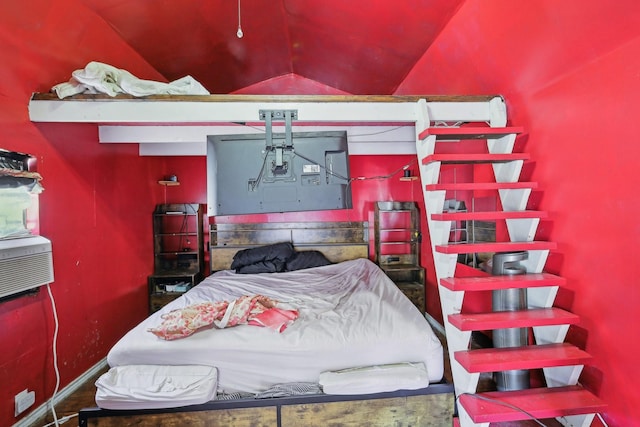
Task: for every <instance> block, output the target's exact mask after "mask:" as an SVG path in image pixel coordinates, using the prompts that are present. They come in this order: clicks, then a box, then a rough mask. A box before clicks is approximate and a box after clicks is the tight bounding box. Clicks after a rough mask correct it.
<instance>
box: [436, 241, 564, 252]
mask: <svg viewBox="0 0 640 427" xmlns="http://www.w3.org/2000/svg"><path fill="white" fill-rule="evenodd" d="M556 247H557V245H556V243H555V242H541V241H532V242H485V243H464V244H454V245H436V247H435V250H436V252H438V253H442V254H472V253H476V252H514V251H536V250H541V251H544V250H551V249H555V248H556Z"/></svg>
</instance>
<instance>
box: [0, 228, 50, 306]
mask: <svg viewBox="0 0 640 427" xmlns="http://www.w3.org/2000/svg"><path fill="white" fill-rule="evenodd" d="M51 282H53V257H52V255H51V241H49V240H48V239H46V238H44V237H42V236H32V237H23V238H19V239H8V240H0V298H4V297H7V296H10V295H13V294H17V293H19V292H24V291H28V290H30V289H33V288H37V287H38V286H42V285H45V284H47V283H51Z"/></svg>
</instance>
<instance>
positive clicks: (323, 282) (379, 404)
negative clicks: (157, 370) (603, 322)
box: [79, 223, 454, 426]
mask: <svg viewBox="0 0 640 427" xmlns="http://www.w3.org/2000/svg"><path fill="white" fill-rule="evenodd" d="M332 224H333V225H332V226H331V227H328V228H327V227H325V226H321V227H320V228H322V229H323V230H324V229H325V228H326V229H328V230H330V231H329V232H327V233H324V232H322V233H315V234H316V237H314V238H313V240H319V241H317V242H306V243H303V242H297V241H296V238H292V239H290V241H289V242H288V243H284V242H280V243H274V242H273V241H270V240H273V238H272V237H270V238H268V239H263V240H267V242H260V241H257V240H255V237H256V234H255V230H254V231H252V236H253V238H252V240H251V243H250V244H246V242H245V244H239V245H237V247H236V248H230V247H233V246H234V245H230V244H222V245H221V247H224V249H225V250H229V249H232V250H236V253H237V254H238V257H237V258H238V259H239V258H240V257H239V256H240V254H246V253H247V252H249V253H252V252H255V251H262V250H263V249H264V248H271V247H274V246H278V245H282V244H284V245H285V246H286V245H287V244H290V246H291V248H292V250H293V253H294V255H295V256H294V257H293V258H296V257H298V255H299V254H301V253H304V255H309V254H311V253H316V252H317V254H316V255H320V259H321V258H324V259H325V261H326V262H320V261H318V260H319V258H318V257H317V256H314V257H313V259H314V261H313V262H314V263H315V264H314V263H312V264H311V265H310V266H307V265H302V266H301V265H300V264H297V265H295V267H296V268H292V269H287V268H286V267H283V268H282V270H281V271H278V272H274V273H271V272H268V273H254V272H253V270H250V271H251V272H250V273H248V274H243V273H240V271H241V269H239V268H236V269H233V270H232V269H223V270H219V271H215V272H213V274H211V275H210V276H209V277H208V278H206V279H205V280H204V281H203V282H201V283H200V284H199V285H198V286H196V287H194V288H193V289H192V290H190V291H189V292H187V293H186V294H185V295H183V296H182V297H180V298H178V299H176V300H174V301H172V302H171V303H170V304H168V305H166V306H165V307H163V308H162V309H161V310H160V311H158V312H156V313H154V314H152V315H151V316H149V317H148V318H147V319H145V320H144V321H143V322H141V323H140V324H139V325H137V326H136V327H135V328H133V329H132V330H131V331H129V332H128V333H127V334H126V335H125V336H124V337H123V338H122V339H121V340H120V341H119V342H118V343H117V344H116V345H115V346H114V347H113V348H112V349H111V351H110V352H109V355H108V359H107V360H108V362H109V365H110V366H111V367H112V370H113V369H118V368H121V367H122V368H123V369H126V368H129V367H132V366H156V365H159V366H164V365H180V366H209V367H215V371H216V376H215V380H216V390H215V391H216V394H215V398H214V399H213V400H210V401H207V402H199V403H198V404H190V405H187V406H179V405H178V406H177V407H172V408H162V407H157V405H154V404H149V402H148V401H147V402H142V404H141V405H136V404H135V402H134V404H133V405H132V406H126V405H125V406H117V405H116V406H113V405H111V406H110V405H109V403H110V402H108V400H105V399H102V400H101V401H100V403H105V402H107V404H102V405H101V406H103V408H102V409H101V408H89V409H86V410H83V411H81V413H80V418H79V419H80V425H92V426H111V425H128V424H135V425H158V424H160V423H161V424H163V425H172V423H173V424H175V425H184V423H192V424H196V425H198V424H201V425H234V426H235V425H239V426H243V425H247V426H253V425H278V426H284V425H326V424H332V423H335V424H340V425H362V424H367V425H390V424H394V425H446V424H448V423H450V422H451V417H452V413H453V407H454V405H453V387H452V385H451V384H446V383H444V382H442V381H441V379H442V375H443V360H444V359H443V350H442V346H441V344H440V341H439V340H438V338H437V337H436V336H435V334H434V333H433V331H432V330H431V328H430V326H429V325H428V323H427V322H426V320H425V318H424V316H423V315H422V314H421V313H420V312H419V310H417V309H416V308H415V306H414V305H413V304H412V303H411V301H410V300H409V299H408V298H406V296H405V295H404V294H403V293H402V292H401V291H400V290H399V289H398V288H397V287H396V286H395V285H394V284H393V282H392V281H391V280H389V279H388V278H387V277H386V275H385V274H384V273H383V272H382V270H381V269H379V268H378V266H376V265H375V264H374V263H372V262H371V261H370V260H369V259H368V258H367V257H357V258H355V259H345V260H342V259H340V258H341V257H339V256H338V257H337V259H336V258H335V254H336V253H345V251H343V250H340V249H339V250H337V252H336V247H338V246H341V245H342V246H344V245H353V244H356V245H360V246H361V247H363V248H366V247H368V242H367V241H362V240H360V239H364V240H366V237H367V235H366V230H364V231H363V233H356V235H357V237H356V238H355V240H354V237H353V236H354V234H353V232H352V231H350V232H349V233H347V235H349V236H350V237H349V238H348V239H336V238H335V237H332V238H331V239H329V241H327V239H326V238H324V237H323V238H318V237H317V235H323V236H324V235H331V236H335V235H336V234H340V233H341V232H344V228H345V227H343V226H341V224H338V225H337V226H335V224H336V223H332ZM342 225H344V224H342ZM352 226H353V224H352V223H350V225H349V228H352ZM272 227H273V226H269V228H272ZM292 227H293V228H292ZM305 227H309V226H308V225H306V226H305V225H300V224H297V225H295V226H292V225H291V224H289V225H288V226H287V227H280V230H281V229H283V228H286V229H288V230H289V233H290V236H293V235H294V234H295V233H294V232H293V231H291V230H293V229H297V228H305ZM360 227H366V223H365V224H361V225H360ZM231 228H234V229H237V230H246V228H247V226H246V225H243V226H241V225H233V226H231ZM312 228H314V229H315V230H317V229H318V226H317V225H314V226H312ZM218 231H219V230H216V232H218ZM267 234H269V235H270V236H273V234H272V233H267ZM310 234H314V233H301V235H306V236H308V235H310ZM230 235H233V236H234V239H237V238H238V233H231V234H230ZM218 238H219V236H216V238H215V239H214V238H212V243H213V245H212V249H213V248H214V247H216V246H217V245H218V244H220V243H221V241H220V240H219V239H218ZM279 238H282V236H279ZM343 240H349V241H343ZM227 243H228V242H227ZM236 243H237V242H236ZM261 243H264V244H261ZM311 247H313V249H310V248H311ZM347 252H349V253H351V254H353V252H352V251H347ZM356 252H357V251H356ZM213 253H215V251H212V254H213ZM325 253H326V254H327V256H323V255H324V254H325ZM212 256H213V255H212ZM332 256H333V257H334V258H333V259H329V257H332ZM262 261H264V259H263V260H262ZM212 265H214V263H213V262H212ZM291 265H293V264H291ZM314 265H318V266H314ZM236 267H237V266H236ZM268 268H272V266H271V265H269V266H268ZM255 295H260V296H264V297H267V298H269V300H270V301H277V302H278V307H280V308H284V309H285V310H290V311H292V312H295V313H296V316H295V318H294V319H289V320H287V322H286V326H285V327H284V328H280V327H278V328H271V327H263V326H260V325H255V324H253V325H252V324H239V325H237V326H233V327H223V328H219V327H216V326H215V325H212V326H207V327H202V328H198V329H197V330H195V331H194V332H192V333H191V334H190V335H189V336H186V337H184V338H179V339H171V340H165V339H160V338H158V336H156V335H154V334H153V333H150V332H149V331H150V330H152V329H154V328H155V329H157V328H158V325H160V324H162V323H163V321H164V320H163V319H166V318H167V314H168V313H176V312H180V311H181V310H185V309H187V308H189V307H193V306H196V305H198V304H202V303H206V302H208V301H223V300H224V301H237V300H239V299H241V298H245V297H247V296H255ZM354 368H357V369H354ZM395 369H398V370H397V371H394V370H395ZM407 369H408V371H407ZM354 373H355V375H356V377H353V376H352V375H353V374H354ZM389 373H391V374H392V375H391V376H389V375H388V374H389ZM394 373H397V374H396V375H393V374H394ZM404 373H408V375H407V376H404ZM345 375H347V376H345ZM349 375H351V376H349ZM353 378H356V380H354V379H353ZM283 385H284V386H289V385H294V387H293V389H295V390H300V389H301V390H303V392H301V393H295V392H294V393H293V394H291V393H288V394H287V395H283V394H282V393H275V394H274V393H272V394H269V393H270V392H271V391H272V390H278V391H281V390H282V386H283ZM298 385H301V386H302V388H297V386H298ZM314 387H315V388H314ZM323 389H324V392H323ZM327 390H330V391H329V392H327ZM265 393H266V394H265ZM273 396H278V397H273ZM107 399H108V397H107ZM151 401H153V398H151ZM189 403H193V402H189ZM160 406H162V405H160ZM167 406H176V405H167ZM104 407H107V408H109V409H104ZM114 407H115V408H122V409H113V408H114Z"/></svg>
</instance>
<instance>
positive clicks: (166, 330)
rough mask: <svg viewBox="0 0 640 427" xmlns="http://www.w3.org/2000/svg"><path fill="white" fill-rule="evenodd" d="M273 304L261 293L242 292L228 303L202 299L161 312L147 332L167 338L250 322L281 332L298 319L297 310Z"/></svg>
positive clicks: (173, 338)
mask: <svg viewBox="0 0 640 427" xmlns="http://www.w3.org/2000/svg"><path fill="white" fill-rule="evenodd" d="M277 304H278V302H277V301H276V300H273V299H271V298H268V297H266V296H264V295H254V296H248V295H245V296H242V297H240V298H238V299H236V300H233V301H231V302H228V301H221V302H202V303H198V304H193V305H190V306H188V307H185V308H180V309H176V310H172V311H170V312H169V313H166V314H163V315H162V323H161V324H160V325H158V326H157V327H155V328H150V329H148V331H149V332H151V333H152V334H154V335H156V336H157V337H159V338H162V339H164V340H168V341H170V340H175V339H178V338H185V337H188V336H190V335H192V334H193V333H195V332H196V331H197V330H198V329H201V328H204V327H207V326H210V325H213V326H215V327H217V328H220V329H222V328H228V327H231V326H236V325H254V326H263V327H268V328H271V329H273V330H275V331H278V332H282V331H284V330H285V329H286V328H287V326H288V325H289V324H291V322H293V321H294V320H295V319H297V318H298V311H297V310H285V309H282V308H278V307H276V305H277Z"/></svg>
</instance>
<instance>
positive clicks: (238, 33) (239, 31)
mask: <svg viewBox="0 0 640 427" xmlns="http://www.w3.org/2000/svg"><path fill="white" fill-rule="evenodd" d="M236 36H238V38H239V39H241V38H242V36H244V33H243V32H242V25H241V24H240V0H238V31H237V32H236Z"/></svg>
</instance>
